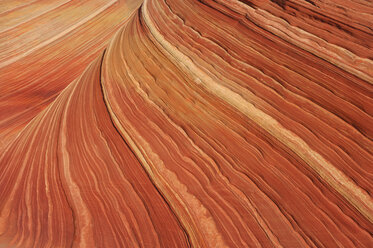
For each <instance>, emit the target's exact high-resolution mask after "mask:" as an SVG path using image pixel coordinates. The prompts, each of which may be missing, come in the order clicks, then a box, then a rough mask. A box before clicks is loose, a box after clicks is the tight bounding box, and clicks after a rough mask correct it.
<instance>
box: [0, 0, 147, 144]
mask: <svg viewBox="0 0 373 248" xmlns="http://www.w3.org/2000/svg"><path fill="white" fill-rule="evenodd" d="M141 2H142V1H141V0H93V1H92V0H80V1H72V0H36V1H35V0H33V1H32V0H29V1H19V0H6V1H1V3H0V82H1V83H0V117H1V118H0V149H1V148H3V147H5V146H6V145H7V144H9V143H10V142H11V141H12V140H13V139H14V137H15V136H16V135H17V134H18V133H19V131H20V130H22V128H24V127H25V125H27V123H28V122H29V121H30V120H31V119H32V118H34V117H35V116H36V115H37V114H38V113H40V111H42V110H43V109H45V108H46V107H47V106H48V105H49V104H50V103H51V102H53V100H54V99H55V98H56V97H57V96H58V94H59V93H60V92H61V90H63V89H64V88H65V87H66V86H67V85H69V84H70V83H71V82H72V81H74V80H75V79H76V78H78V77H79V76H80V75H81V74H82V72H83V71H84V70H85V69H86V67H87V66H88V65H89V63H91V62H92V61H93V60H94V59H95V58H97V57H98V56H99V55H100V54H101V53H102V52H103V50H104V49H105V47H106V46H107V44H108V42H109V41H110V39H111V37H112V36H113V34H115V32H116V31H117V30H119V29H120V28H121V27H123V26H124V24H125V23H126V22H127V21H128V18H129V16H130V15H131V13H132V12H133V11H135V10H136V9H137V8H138V7H139V5H140V4H141Z"/></svg>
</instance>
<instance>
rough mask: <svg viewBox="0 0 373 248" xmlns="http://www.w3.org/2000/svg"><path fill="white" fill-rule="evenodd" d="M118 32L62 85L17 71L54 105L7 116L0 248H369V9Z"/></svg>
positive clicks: (372, 241)
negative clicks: (43, 82) (31, 78)
mask: <svg viewBox="0 0 373 248" xmlns="http://www.w3.org/2000/svg"><path fill="white" fill-rule="evenodd" d="M37 2H38V1H37ZM88 2H89V1H87V4H88ZM96 2H100V1H96ZM101 2H105V1H101ZM102 4H104V3H102ZM117 4H119V3H117ZM122 4H123V6H126V1H124V3H122ZM93 5H94V4H93ZM133 6H135V3H134V4H133ZM124 8H126V7H124ZM127 9H130V8H127ZM126 13H127V14H126ZM131 13H132V14H131ZM102 18H105V16H103V17H102ZM123 18H124V19H125V18H129V19H128V21H124V19H123V21H122V22H120V20H119V19H118V23H121V24H118V25H117V26H120V25H122V27H121V28H120V29H119V30H118V31H117V32H116V33H115V35H114V36H113V37H112V39H111V41H110V44H109V45H108V46H107V47H106V49H105V50H104V51H103V52H102V53H101V54H100V55H98V56H97V58H96V59H94V60H93V61H92V62H91V63H90V64H89V66H88V67H87V68H86V69H85V70H84V72H83V73H82V74H81V75H80V76H78V77H77V78H76V79H75V80H73V79H74V78H75V77H76V74H73V73H71V75H70V71H69V70H70V69H71V70H74V71H75V72H76V73H79V71H80V70H81V64H80V61H79V60H77V57H76V56H78V57H79V56H80V55H77V54H76V53H74V52H72V54H73V56H75V57H71V58H70V57H69V58H68V59H67V60H65V61H63V62H61V63H60V62H56V63H58V65H61V66H62V67H64V65H66V66H67V64H70V63H73V62H74V61H77V62H76V63H77V65H76V66H72V67H71V68H70V67H68V68H70V69H68V68H66V72H69V75H68V76H66V80H63V82H64V83H61V84H57V83H56V82H55V81H54V79H53V80H52V79H50V80H47V79H48V76H46V75H47V74H48V73H47V72H49V71H50V69H46V70H44V69H43V70H40V68H33V67H31V68H30V70H27V68H25V72H24V73H25V75H26V74H27V73H35V72H38V71H39V70H40V73H41V74H40V75H38V74H36V75H35V74H34V77H35V80H34V81H33V82H34V83H35V84H34V85H38V84H39V83H40V82H41V81H40V80H41V78H44V79H43V80H47V81H46V82H48V84H46V85H43V87H44V88H43V89H44V90H43V92H46V93H45V94H44V93H43V94H42V95H41V97H39V98H37V97H35V98H33V99H34V100H33V102H32V103H34V102H35V103H36V102H37V105H35V106H36V107H35V108H36V109H40V107H38V106H46V105H47V104H48V103H49V102H50V101H51V99H54V100H53V102H52V103H50V104H49V105H48V107H46V108H45V109H43V110H41V111H40V112H39V114H37V115H36V117H34V118H33V119H32V120H31V121H29V120H30V118H31V117H32V115H33V114H35V113H36V112H37V110H35V111H31V112H27V113H30V114H27V115H26V116H25V117H24V115H23V114H22V112H17V113H16V114H17V115H19V116H20V118H21V119H22V123H26V121H27V123H28V124H27V126H26V127H24V128H23V129H22V131H20V132H18V133H17V134H18V135H17V137H15V138H9V142H8V143H9V144H7V145H6V146H5V147H4V148H3V150H2V155H1V157H0V171H1V173H0V199H2V200H1V201H0V246H1V245H5V246H8V245H9V246H10V247H13V246H15V247H69V246H73V247H372V246H373V238H372V233H373V199H372V190H373V187H372V182H373V180H372V179H373V176H372V175H373V171H372V169H373V167H372V164H373V155H372V153H373V142H372V138H373V118H372V113H373V106H372V105H373V101H372V96H373V87H372V83H373V70H372V69H373V61H372V58H373V55H372V53H373V49H372V46H373V31H372V27H373V5H372V4H371V3H369V2H367V1H357V0H355V1H350V0H345V1H339V0H334V1H328V0H313V1H306V0H304V1H290V0H289V1H255V0H252V1H249V0H245V1H243V0H242V1H238V0H201V1H196V0H145V1H144V3H143V4H142V5H141V7H139V8H138V9H137V11H135V12H132V11H129V10H128V11H127V12H125V14H123ZM109 19H110V18H109ZM109 19H108V20H109ZM126 20H127V19H126ZM98 23H100V21H99V20H98ZM123 23H124V24H123ZM11 25H14V24H9V26H11ZM97 25H101V24H97ZM114 26H115V25H114ZM117 26H116V27H117ZM6 28H8V27H5V28H4V29H6ZM103 30H104V31H102V32H103V33H105V35H106V36H108V35H109V33H110V30H109V31H108V30H106V29H104V28H103ZM87 32H88V31H87ZM89 32H95V30H89ZM83 33H84V32H83ZM80 35H81V34H80ZM105 35H103V36H105ZM106 36H105V37H106ZM89 37H92V36H89ZM89 37H87V39H86V40H85V41H82V43H84V42H88V40H89V39H88V38H89ZM75 38H76V39H77V40H79V39H80V36H79V35H78V34H77V35H76V37H75ZM63 39H65V38H63ZM66 39H67V38H66ZM102 39H103V40H105V39H104V38H102ZM71 42H72V43H73V45H74V44H75V43H74V41H71ZM75 42H77V41H75ZM92 42H97V43H99V44H101V45H102V46H103V44H105V42H103V41H102V43H101V42H98V41H97V40H96V39H92ZM101 45H92V46H91V48H90V49H89V52H87V53H86V52H82V53H81V54H83V55H81V56H84V61H85V62H82V64H86V63H87V61H88V60H89V58H92V56H93V55H95V54H97V53H98V51H99V50H100V49H99V48H101V47H102V46H101ZM30 46H31V45H30ZM74 46H76V47H77V49H78V48H79V47H80V45H74ZM93 47H94V48H93ZM59 49H60V48H59V47H58V46H53V47H51V50H50V51H49V52H51V53H53V52H56V51H57V52H60V50H59ZM17 51H19V50H17V49H15V50H14V52H11V51H7V52H4V54H6V53H12V55H11V57H13V58H16V57H17V55H14V54H13V53H17ZM35 53H38V56H39V58H43V53H44V51H43V50H40V49H39V50H37V51H35ZM4 56H5V55H4ZM27 56H30V61H31V60H32V59H36V58H35V57H34V56H36V54H32V56H31V54H30V55H27ZM82 60H83V59H82ZM0 61H1V58H0ZM6 61H7V60H3V62H1V63H2V64H4V63H10V62H6ZM22 61H24V60H22ZM27 61H28V60H27ZM90 61H91V60H90ZM14 63H15V64H14ZM14 63H13V62H12V63H11V64H9V65H6V66H5V67H4V68H6V70H11V71H12V73H10V74H7V73H4V72H0V75H1V77H8V78H9V80H14V81H10V82H15V81H17V80H18V77H16V76H15V73H16V72H18V71H19V70H21V69H20V68H23V67H22V65H17V64H16V63H17V62H14ZM52 63H54V62H53V61H49V62H48V66H50V67H53V64H52ZM74 63H75V62H74ZM74 68H75V69H74ZM0 70H1V69H0ZM21 72H22V75H23V71H21ZM64 72H65V70H64V68H60V69H58V70H56V71H55V73H56V75H55V80H57V78H65V76H64V74H63V73H64ZM42 75H45V76H42ZM72 80H73V82H71V81H72ZM19 82H21V81H19ZM69 82H71V83H69ZM68 83H69V84H68ZM67 85H68V86H67ZM66 86H67V87H66ZM0 87H3V88H5V89H6V90H9V92H10V89H11V88H12V87H14V88H16V89H17V90H20V92H23V93H17V94H16V95H14V96H11V97H10V98H9V99H10V100H9V104H12V101H13V99H14V101H16V100H17V101H19V104H20V105H19V106H21V105H22V104H24V103H25V102H23V100H24V99H23V98H22V97H20V96H21V95H22V94H26V95H27V94H31V95H32V94H35V92H36V91H35V88H32V87H31V86H30V87H31V88H32V89H31V88H30V89H29V88H27V87H26V88H25V87H24V86H20V85H18V84H16V83H14V84H13V83H8V84H2V85H1V86H0ZM34 87H35V86H34ZM63 88H64V89H63ZM62 89H63V91H62V92H61V93H60V94H58V93H59V92H60V91H61V90H62ZM17 92H18V91H17ZM39 93H40V92H39ZM19 94H21V95H19ZM57 95H58V96H57ZM52 96H57V97H56V98H54V97H52ZM3 98H4V99H5V100H6V99H7V95H4V97H3ZM28 104H29V103H28ZM3 106H5V105H3ZM33 106H34V105H33ZM33 106H31V107H33ZM6 113H8V112H6ZM4 116H5V120H8V119H9V118H10V117H12V116H13V114H9V115H4ZM8 116H10V117H9V118H8ZM14 116H15V115H14ZM7 118H8V119H7ZM12 118H13V117H12ZM9 120H10V119H9ZM28 121H29V122H28ZM18 123H21V121H20V122H17V124H14V125H18ZM11 124H12V122H10V121H9V122H4V121H3V125H4V126H3V127H2V129H1V132H2V133H5V135H7V132H6V131H4V130H15V129H13V127H15V126H13V124H12V125H11ZM22 125H23V124H22ZM22 125H21V124H20V125H19V126H17V128H21V127H22ZM13 136H14V135H13ZM13 136H12V137H13ZM9 137H10V136H9Z"/></svg>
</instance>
